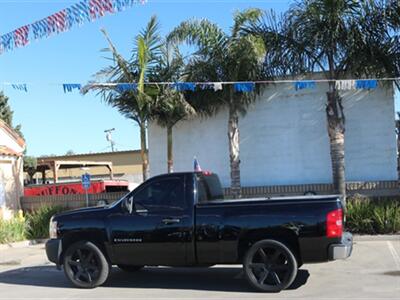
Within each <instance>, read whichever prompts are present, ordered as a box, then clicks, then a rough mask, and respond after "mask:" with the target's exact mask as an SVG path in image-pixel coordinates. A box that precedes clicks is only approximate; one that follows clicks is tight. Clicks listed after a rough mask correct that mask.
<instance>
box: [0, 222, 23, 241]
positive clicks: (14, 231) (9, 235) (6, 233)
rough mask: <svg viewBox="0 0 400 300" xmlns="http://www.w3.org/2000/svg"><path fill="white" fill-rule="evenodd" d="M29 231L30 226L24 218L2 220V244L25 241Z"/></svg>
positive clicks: (0, 223)
mask: <svg viewBox="0 0 400 300" xmlns="http://www.w3.org/2000/svg"><path fill="white" fill-rule="evenodd" d="M27 231H28V225H27V223H26V222H25V219H24V218H18V217H16V218H12V219H11V220H2V219H0V244H4V243H12V242H18V241H23V240H25V239H26V235H27Z"/></svg>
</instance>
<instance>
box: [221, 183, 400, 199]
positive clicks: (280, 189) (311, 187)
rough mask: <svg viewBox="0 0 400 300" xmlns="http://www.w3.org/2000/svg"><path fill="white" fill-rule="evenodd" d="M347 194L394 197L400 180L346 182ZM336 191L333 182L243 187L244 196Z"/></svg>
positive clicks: (329, 192) (398, 192) (323, 193)
mask: <svg viewBox="0 0 400 300" xmlns="http://www.w3.org/2000/svg"><path fill="white" fill-rule="evenodd" d="M346 190H347V195H348V196H351V195H354V194H361V195H364V196H370V197H393V196H400V189H399V182H398V181H396V180H393V181H366V182H348V183H346ZM333 191H334V189H333V185H332V184H299V185H273V186H252V187H242V196H243V197H262V196H264V197H265V196H292V195H304V194H306V193H315V194H317V195H328V194H332V193H333ZM224 193H225V195H226V196H227V197H229V195H231V192H230V189H229V188H226V189H224Z"/></svg>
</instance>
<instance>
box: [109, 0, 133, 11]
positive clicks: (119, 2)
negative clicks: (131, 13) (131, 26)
mask: <svg viewBox="0 0 400 300" xmlns="http://www.w3.org/2000/svg"><path fill="white" fill-rule="evenodd" d="M132 2H133V1H132V0H114V4H113V8H114V9H115V10H116V11H123V10H125V8H127V7H129V6H130V5H132Z"/></svg>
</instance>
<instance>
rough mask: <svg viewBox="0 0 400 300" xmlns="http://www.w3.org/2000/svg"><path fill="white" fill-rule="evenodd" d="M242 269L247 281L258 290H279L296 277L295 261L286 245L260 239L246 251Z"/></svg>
mask: <svg viewBox="0 0 400 300" xmlns="http://www.w3.org/2000/svg"><path fill="white" fill-rule="evenodd" d="M243 270H244V274H245V277H246V279H247V281H248V282H249V283H250V285H251V286H252V287H254V288H255V289H257V290H258V291H261V292H279V291H281V290H284V289H286V288H287V287H289V286H290V285H291V284H292V283H293V281H294V279H295V278H296V275H297V261H296V257H295V256H294V255H293V253H292V252H291V251H290V250H289V248H288V247H287V246H286V245H284V244H282V243H281V242H278V241H275V240H262V241H259V242H257V243H255V244H254V245H253V246H251V248H250V249H249V250H248V251H247V253H246V255H245V257H244V261H243Z"/></svg>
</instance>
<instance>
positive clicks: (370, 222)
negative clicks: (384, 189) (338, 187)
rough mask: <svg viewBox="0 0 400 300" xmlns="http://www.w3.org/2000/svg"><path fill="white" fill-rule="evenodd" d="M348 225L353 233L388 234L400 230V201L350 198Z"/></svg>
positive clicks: (348, 203)
mask: <svg viewBox="0 0 400 300" xmlns="http://www.w3.org/2000/svg"><path fill="white" fill-rule="evenodd" d="M346 219H347V222H346V227H347V228H348V229H349V230H350V231H351V232H353V233H360V234H388V233H398V232H400V201H399V200H395V199H393V200H390V199H379V200H378V199H377V200H371V199H369V198H366V197H361V196H354V197H351V198H348V201H347V214H346Z"/></svg>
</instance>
